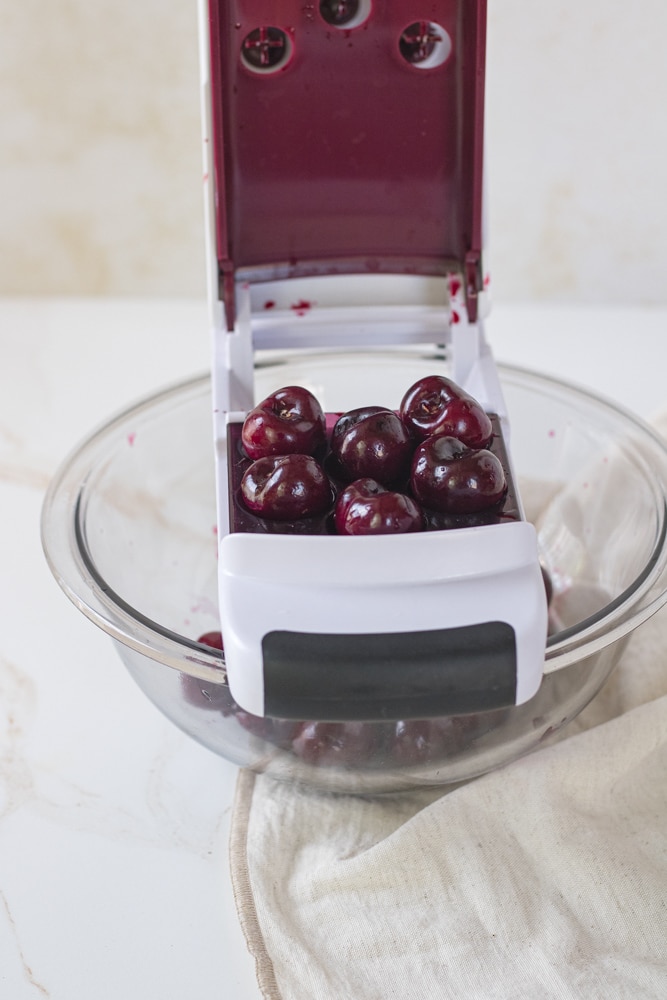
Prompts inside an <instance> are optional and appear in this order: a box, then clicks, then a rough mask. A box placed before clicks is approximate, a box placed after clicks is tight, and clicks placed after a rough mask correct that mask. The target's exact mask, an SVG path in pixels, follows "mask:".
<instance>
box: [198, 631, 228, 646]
mask: <svg viewBox="0 0 667 1000" xmlns="http://www.w3.org/2000/svg"><path fill="white" fill-rule="evenodd" d="M197 642H200V643H201V644H202V646H210V647H211V649H223V650H224V648H225V647H224V645H223V642H222V632H204V634H203V635H200V636H199V638H198V639H197Z"/></svg>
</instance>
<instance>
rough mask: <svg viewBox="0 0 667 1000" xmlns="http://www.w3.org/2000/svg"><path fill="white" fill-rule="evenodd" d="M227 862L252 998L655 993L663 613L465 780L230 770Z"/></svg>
mask: <svg viewBox="0 0 667 1000" xmlns="http://www.w3.org/2000/svg"><path fill="white" fill-rule="evenodd" d="M663 427H664V424H663ZM230 855H231V868H232V881H233V885H234V892H235V898H236V905H237V910H238V914H239V918H240V921H241V924H242V927H243V930H244V933H245V936H246V940H247V942H248V946H249V949H250V951H251V953H252V954H253V956H254V958H255V961H256V969H257V978H258V982H259V986H260V989H261V991H262V994H263V996H264V997H265V998H267V1000H393V998H396V1000H399V998H400V1000H422V998H424V1000H431V998H434V1000H450V998H451V1000H478V998H479V1000H667V611H663V612H660V613H658V615H656V616H655V617H654V618H653V619H652V620H651V621H649V622H648V623H647V624H646V625H644V626H643V627H642V628H641V629H640V630H639V631H638V633H637V634H636V635H635V637H634V638H633V640H632V641H631V643H630V644H629V647H628V649H627V650H626V652H625V655H624V658H623V660H622V661H621V664H620V666H619V667H618V669H617V670H616V672H615V673H614V675H613V676H612V678H611V679H610V680H609V681H608V682H607V685H606V686H605V688H604V690H603V691H602V692H601V694H600V695H598V697H597V698H596V699H595V701H594V702H593V703H592V704H591V705H590V706H589V708H587V709H586V710H585V711H584V712H583V713H582V715H581V716H579V718H578V719H577V720H575V722H574V723H572V724H571V726H570V727H569V729H568V730H567V731H566V733H565V738H563V739H562V740H561V741H559V742H557V743H556V744H555V745H552V746H550V747H545V748H543V749H541V750H539V751H538V752H536V753H534V754H532V755H530V756H528V757H525V758H523V759H522V760H520V761H517V762H515V763H513V764H511V765H508V766H506V767H505V768H503V769H501V770H499V771H496V772H493V773H491V774H487V775H485V776H483V777H481V778H477V779H475V780H473V781H471V782H469V783H467V784H463V785H460V786H457V787H454V788H452V789H450V790H443V789H438V790H420V791H417V792H414V793H409V794H401V795H396V796H384V797H378V798H375V799H374V798H364V797H351V796H341V795H338V796H337V795H327V794H323V793H316V792H313V791H304V790H303V789H296V788H293V787H291V786H289V785H286V784H282V783H279V782H276V781H275V780H274V779H271V778H267V777H255V776H254V775H252V774H251V773H249V772H241V774H240V776H239V781H238V786H237V793H236V799H235V804H234V815H233V821H232V839H231V847H230Z"/></svg>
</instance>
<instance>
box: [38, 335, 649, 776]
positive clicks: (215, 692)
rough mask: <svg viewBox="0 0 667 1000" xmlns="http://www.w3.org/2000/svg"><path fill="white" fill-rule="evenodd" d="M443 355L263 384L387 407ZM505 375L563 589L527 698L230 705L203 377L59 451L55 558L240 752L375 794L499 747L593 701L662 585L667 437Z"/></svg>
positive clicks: (539, 381) (146, 682)
mask: <svg viewBox="0 0 667 1000" xmlns="http://www.w3.org/2000/svg"><path fill="white" fill-rule="evenodd" d="M438 372H442V373H443V374H447V373H448V370H447V365H446V362H445V360H444V359H442V358H440V357H438V356H434V354H433V353H432V351H424V352H423V353H420V352H419V351H417V350H411V351H396V352H394V353H392V354H385V353H379V352H366V353H363V352H362V353H356V354H350V353H349V352H348V353H345V354H342V353H341V354H331V353H328V354H327V353H312V354H309V355H306V356H302V357H299V358H298V359H295V358H294V357H292V356H290V357H283V356H280V355H277V354H269V355H267V356H265V357H263V358H260V359H259V361H258V366H257V370H256V394H257V397H258V398H261V397H263V396H264V395H266V394H267V393H268V392H269V391H270V390H272V389H274V388H277V387H279V386H281V385H288V384H293V383H300V384H304V385H307V386H308V387H309V388H311V389H312V390H313V391H314V392H315V393H316V395H317V396H318V397H319V398H320V400H321V401H322V403H323V405H324V406H325V408H326V409H329V410H332V411H338V410H342V409H347V408H349V407H352V406H358V405H362V404H370V403H382V404H383V405H387V406H394V407H395V406H397V405H398V402H399V400H400V398H401V396H402V394H403V392H404V390H405V389H406V388H407V387H408V386H409V385H410V384H411V383H412V382H413V381H415V380H416V379H417V378H420V377H421V376H423V375H425V374H431V373H438ZM500 374H501V379H502V383H503V389H504V392H505V396H506V400H507V405H508V410H509V414H510V420H511V434H512V436H511V453H512V458H513V463H514V467H515V472H516V473H517V478H518V481H519V484H520V487H521V491H522V495H523V499H524V503H525V505H526V511H527V515H528V517H529V518H530V519H531V520H533V521H534V522H535V524H536V527H537V530H538V537H539V545H540V554H541V559H542V560H543V564H544V566H545V568H546V569H547V571H548V573H549V575H550V577H551V580H552V583H553V588H554V596H553V600H552V603H551V628H552V634H551V635H550V637H549V640H548V645H547V650H546V657H545V672H544V679H543V682H542V685H541V687H540V690H539V692H538V694H537V695H536V696H535V697H534V698H533V699H532V700H531V701H530V702H528V703H527V704H525V705H522V706H521V707H517V708H510V709H503V710H498V711H491V712H486V713H480V714H477V715H469V716H450V717H445V718H440V719H431V720H423V721H420V722H416V723H414V722H413V723H409V724H400V723H399V724H396V723H389V722H378V723H355V724H347V725H345V724H342V725H338V726H332V724H320V725H319V728H316V729H313V727H312V725H310V726H309V725H308V724H305V723H304V724H295V723H287V722H285V721H283V720H272V719H268V720H258V719H256V718H254V717H252V716H248V715H247V714H245V713H243V712H240V711H239V710H237V706H236V705H235V704H234V702H233V700H232V698H231V695H230V693H229V689H228V687H227V683H226V676H225V669H224V658H223V656H222V654H221V653H219V652H218V651H216V650H214V649H210V648H208V647H207V646H204V645H202V644H200V643H198V642H197V638H198V637H199V636H201V635H202V634H203V633H206V632H209V631H212V630H215V629H216V628H217V609H216V603H217V599H216V557H217V537H216V527H215V501H214V473H213V445H212V417H211V397H210V384H209V379H208V378H207V377H202V378H199V379H195V380H192V381H189V382H186V383H184V384H181V385H178V386H175V387H174V388H170V389H167V390H165V391H164V392H162V393H159V394H157V395H155V396H152V397H150V398H149V399H146V400H145V401H143V402H140V403H139V404H138V405H136V406H134V407H133V408H132V409H130V410H127V411H126V412H125V413H123V414H121V415H120V416H118V417H116V418H115V419H113V420H111V421H110V422H109V423H108V424H106V425H105V426H104V427H103V428H101V430H99V431H98V432H97V433H95V434H93V435H92V436H91V437H89V438H88V439H87V440H86V441H84V442H83V444H82V445H81V446H80V447H79V448H78V449H77V450H76V451H75V452H74V453H73V454H72V455H71V456H70V457H69V458H68V459H67V460H66V461H65V463H64V464H63V466H62V467H61V469H60V471H59V473H58V474H57V476H56V477H55V479H54V480H53V482H52V484H51V487H50V489H49V491H48V495H47V497H46V500H45V504H44V510H43V522H42V534H43V544H44V548H45V552H46V555H47V558H48V560H49V563H50V566H51V568H52V571H53V573H54V575H55V576H56V578H57V580H58V582H59V583H60V585H61V586H62V588H63V590H64V591H65V592H66V593H67V595H68V596H69V597H70V598H71V600H72V601H73V602H74V603H75V604H76V605H77V607H79V609H80V610H81V611H82V612H83V613H84V614H85V615H87V616H88V617H89V618H90V619H91V620H92V621H93V622H94V623H95V624H96V625H98V626H99V627H100V628H102V629H104V631H105V632H107V633H108V634H109V635H110V636H111V637H112V638H113V639H114V641H115V642H116V645H117V648H118V651H119V653H120V656H121V659H122V660H123V662H124V663H125V665H126V667H127V668H128V670H129V671H130V673H131V674H132V676H133V677H134V679H135V680H136V682H137V683H138V684H139V686H140V687H141V689H142V690H143V691H144V692H145V694H146V695H147V696H148V697H149V698H150V699H151V701H152V702H154V704H155V705H156V706H157V707H158V708H159V709H160V710H161V711H162V712H163V713H164V714H165V715H166V716H167V717H168V718H169V719H171V720H172V721H173V722H174V723H175V724H176V725H177V726H179V727H180V728H181V729H183V730H184V731H185V732H187V733H189V734H190V735H191V736H192V737H194V738H195V739H196V740H198V741H199V742H200V743H202V744H204V745H205V746H207V747H209V748H210V749H211V750H213V751H215V752H216V753H218V754H220V755H222V756H223V757H225V758H228V759H229V760H231V761H233V762H235V763H237V764H238V765H240V766H243V767H248V768H252V769H254V770H256V771H261V772H268V773H270V774H272V775H274V776H276V777H278V778H282V779H287V780H291V781H301V782H305V783H308V784H310V785H315V786H318V787H321V788H326V789H331V790H336V791H343V792H360V793H375V792H385V791H396V790H400V789H405V788H412V787H416V786H419V785H429V784H432V785H438V784H446V783H450V782H455V781H460V780H463V779H467V778H470V777H473V776H475V775H477V774H480V773H483V772H485V771H488V770H491V769H493V768H495V767H498V766H500V765H502V764H505V763H507V762H509V761H511V760H513V759H515V758H516V757H519V756H520V755H522V754H525V753H527V752H528V751H530V750H533V749H534V748H536V747H537V746H538V745H539V744H540V743H541V742H542V741H544V740H545V739H546V738H548V737H549V736H550V735H551V734H553V733H555V732H557V731H558V730H559V729H561V728H562V727H563V726H565V725H566V724H567V723H568V722H569V721H570V720H572V719H573V718H574V717H575V716H576V715H577V714H578V713H579V712H580V711H581V710H582V709H583V708H584V706H585V705H586V704H587V703H588V702H589V701H590V700H591V699H592V698H593V697H594V696H595V694H596V693H597V692H598V691H599V690H600V688H601V686H602V685H603V683H604V682H605V680H606V678H607V677H608V676H609V674H610V672H611V671H612V669H613V668H614V666H615V664H616V663H617V661H618V659H619V656H620V655H621V652H622V650H623V648H624V645H625V641H626V640H627V639H628V637H629V636H630V635H631V633H632V632H633V630H634V629H635V628H637V627H638V626H639V625H641V624H642V622H644V621H646V619H647V618H649V617H650V616H651V615H652V614H653V613H654V612H655V611H657V610H658V608H659V607H660V606H661V605H662V604H663V603H664V602H665V600H666V599H667V551H666V546H665V533H666V524H667V522H666V518H665V498H666V496H667V449H666V448H665V445H664V444H663V442H662V440H661V439H660V438H659V437H658V436H657V435H656V434H654V433H653V432H652V431H651V429H650V428H648V427H647V426H646V425H644V424H643V423H641V422H640V421H638V420H636V419H635V418H633V417H632V416H631V415H629V414H628V413H626V412H623V411H622V410H620V409H618V408H617V407H616V406H614V405H613V404H611V403H609V402H606V401H603V400H601V399H599V398H597V397H595V396H593V395H591V394H589V393H587V392H584V391H582V390H580V389H578V388H575V387H573V386H570V385H567V384H564V383H562V382H559V381H555V380H553V379H550V378H548V377H544V376H541V375H538V374H535V373H531V372H526V371H522V370H518V369H514V368H502V367H501V368H500ZM370 386H372V389H369V387H370ZM351 541H352V540H351Z"/></svg>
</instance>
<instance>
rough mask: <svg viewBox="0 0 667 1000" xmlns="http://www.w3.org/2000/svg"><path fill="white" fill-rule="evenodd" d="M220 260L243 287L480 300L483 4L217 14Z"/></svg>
mask: <svg viewBox="0 0 667 1000" xmlns="http://www.w3.org/2000/svg"><path fill="white" fill-rule="evenodd" d="M209 10H210V36H211V57H212V59H211V61H212V66H211V74H212V78H211V87H212V111H213V141H214V145H215V149H214V156H215V170H216V212H217V218H216V225H217V253H218V263H219V273H220V287H221V293H222V297H223V298H224V299H225V302H226V314H227V323H228V325H229V326H230V328H231V326H233V321H234V293H233V289H234V283H235V281H237V280H247V281H250V282H255V281H267V280H275V279H281V278H289V277H304V276H311V275H323V274H352V273H363V272H371V273H395V274H405V273H408V274H424V275H444V274H446V273H448V272H450V271H459V272H461V273H463V274H464V275H465V279H466V286H467V299H468V309H469V312H470V314H471V318H473V319H474V318H475V315H476V307H477V293H478V292H479V291H480V290H481V288H482V268H481V251H482V157H483V120H484V68H485V39H486V0H209Z"/></svg>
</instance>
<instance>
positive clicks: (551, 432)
mask: <svg viewBox="0 0 667 1000" xmlns="http://www.w3.org/2000/svg"><path fill="white" fill-rule="evenodd" d="M547 437H550V438H555V437H556V432H555V431H554V430H551V431H549V433H548V434H547Z"/></svg>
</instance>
